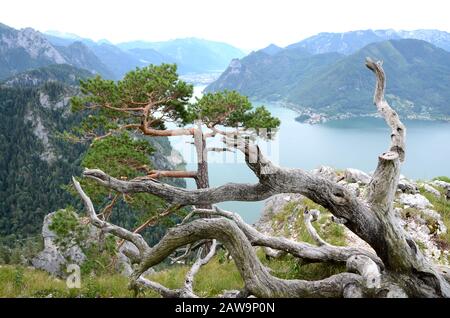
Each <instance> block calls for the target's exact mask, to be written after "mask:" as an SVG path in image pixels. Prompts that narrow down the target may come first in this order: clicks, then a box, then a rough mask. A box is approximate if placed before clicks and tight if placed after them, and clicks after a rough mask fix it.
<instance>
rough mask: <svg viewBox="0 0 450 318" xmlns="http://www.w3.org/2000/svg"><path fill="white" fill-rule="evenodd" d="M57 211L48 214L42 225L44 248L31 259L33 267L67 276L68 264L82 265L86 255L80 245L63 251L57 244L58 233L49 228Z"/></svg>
mask: <svg viewBox="0 0 450 318" xmlns="http://www.w3.org/2000/svg"><path fill="white" fill-rule="evenodd" d="M55 213H56V212H53V213H50V214H47V215H46V216H45V218H44V224H43V226H42V237H43V238H44V250H43V251H42V252H40V253H39V254H38V255H37V256H36V257H35V258H33V259H32V260H31V264H32V265H33V267H35V268H38V269H42V270H44V271H46V272H48V273H50V274H52V275H54V276H57V277H65V276H66V275H67V274H66V271H65V270H66V268H65V266H67V265H68V264H78V265H81V264H82V263H83V262H84V260H85V259H86V256H85V255H84V253H83V252H82V251H81V248H80V247H79V246H76V245H75V246H72V247H70V248H68V249H67V250H66V251H62V250H61V249H60V248H59V247H58V246H57V244H56V242H55V240H56V234H55V233H54V232H52V231H51V230H50V229H49V226H50V224H51V221H52V218H53V216H54V215H55Z"/></svg>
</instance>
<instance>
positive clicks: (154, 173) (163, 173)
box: [148, 170, 197, 179]
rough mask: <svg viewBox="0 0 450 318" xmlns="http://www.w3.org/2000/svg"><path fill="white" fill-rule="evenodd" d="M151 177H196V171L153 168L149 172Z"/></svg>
mask: <svg viewBox="0 0 450 318" xmlns="http://www.w3.org/2000/svg"><path fill="white" fill-rule="evenodd" d="M148 177H149V178H153V179H159V178H162V177H166V178H196V177H197V172H196V171H173V170H151V171H150V172H149V174H148Z"/></svg>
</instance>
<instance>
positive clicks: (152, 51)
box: [0, 23, 245, 80]
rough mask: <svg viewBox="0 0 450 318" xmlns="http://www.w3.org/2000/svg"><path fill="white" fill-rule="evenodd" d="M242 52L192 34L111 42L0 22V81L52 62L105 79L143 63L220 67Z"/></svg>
mask: <svg viewBox="0 0 450 318" xmlns="http://www.w3.org/2000/svg"><path fill="white" fill-rule="evenodd" d="M244 55H245V54H244V53H243V52H242V51H241V50H240V49H237V48H235V47H233V46H231V45H228V44H226V43H221V42H214V41H208V40H203V39H197V38H186V39H176V40H170V41H165V42H145V41H134V42H127V43H120V44H118V45H114V44H112V43H110V42H109V41H106V40H103V41H98V42H95V41H93V40H90V39H85V38H81V37H78V36H76V35H73V34H63V33H59V32H49V33H48V34H47V33H41V32H38V31H36V30H34V29H31V28H25V29H21V30H16V29H14V28H11V27H9V26H6V25H4V24H1V23H0V79H5V78H7V77H10V76H14V75H15V74H18V73H20V72H23V71H27V70H30V69H34V68H39V67H44V66H48V65H52V64H69V65H72V66H75V67H77V68H81V69H86V70H88V71H90V72H91V73H94V74H100V75H101V76H103V77H105V78H109V79H114V80H117V79H121V78H122V77H123V75H124V74H125V73H127V72H128V71H130V70H132V69H134V68H136V67H144V66H146V65H149V64H161V63H176V64H177V65H178V71H179V73H180V74H197V73H209V72H220V71H223V70H224V69H225V68H226V67H227V65H228V64H229V62H230V60H231V59H233V58H241V57H243V56H244Z"/></svg>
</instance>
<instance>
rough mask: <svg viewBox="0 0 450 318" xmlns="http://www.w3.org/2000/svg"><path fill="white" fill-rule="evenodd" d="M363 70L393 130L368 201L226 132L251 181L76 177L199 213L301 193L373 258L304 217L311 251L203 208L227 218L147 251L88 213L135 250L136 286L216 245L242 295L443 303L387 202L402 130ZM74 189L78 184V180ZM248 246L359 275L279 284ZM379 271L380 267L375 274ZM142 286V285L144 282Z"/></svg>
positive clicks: (434, 276)
mask: <svg viewBox="0 0 450 318" xmlns="http://www.w3.org/2000/svg"><path fill="white" fill-rule="evenodd" d="M366 66H367V67H368V68H369V69H370V70H371V71H373V73H374V74H375V80H376V84H375V94H374V104H375V105H376V107H377V110H378V112H379V113H380V114H381V115H382V116H383V118H384V119H385V121H386V123H387V125H388V126H389V127H390V129H391V135H390V138H391V145H390V148H389V150H388V151H387V152H385V153H383V154H381V155H380V156H379V161H378V166H377V169H376V171H375V173H374V175H373V177H372V179H371V182H370V184H369V186H368V194H367V198H366V200H364V199H361V198H359V197H356V196H355V195H353V194H352V193H350V192H349V191H348V190H347V189H346V188H344V187H343V186H342V185H340V184H337V183H336V182H334V181H332V180H329V179H325V178H323V177H321V176H319V175H314V174H311V173H309V172H306V171H303V170H301V169H286V168H281V167H278V166H276V165H274V164H273V163H272V162H270V161H269V160H267V159H266V158H265V157H264V156H263V154H262V153H261V151H260V149H259V147H258V146H256V145H254V144H252V143H251V142H249V141H248V140H247V139H244V138H237V139H230V138H229V137H230V136H229V135H228V134H224V142H225V143H226V145H227V147H228V148H229V147H230V146H233V147H235V148H237V149H239V150H240V151H242V152H243V153H244V155H245V159H246V163H247V165H248V167H249V168H250V169H251V170H252V171H253V172H254V173H255V175H256V177H257V178H258V183H256V184H237V183H229V184H225V185H223V186H220V187H217V188H205V189H197V190H188V189H183V188H178V187H174V186H170V185H167V184H164V183H161V182H159V181H157V180H151V179H149V180H131V181H124V180H118V179H116V178H113V177H111V176H108V175H107V174H105V173H104V172H103V171H101V170H97V169H86V170H85V171H84V173H83V175H84V176H85V177H88V178H91V179H93V180H95V181H97V182H98V183H99V184H102V185H104V186H106V187H108V188H111V189H113V190H116V191H118V192H122V193H138V192H144V193H151V194H154V195H156V196H159V197H161V198H164V199H166V200H167V201H168V202H171V203H175V204H179V205H183V206H185V205H192V206H198V207H205V206H209V205H211V204H214V203H219V202H225V201H260V200H264V199H266V198H268V197H270V196H272V195H274V194H279V193H299V194H302V195H304V196H305V197H307V198H309V199H311V200H312V201H314V202H316V203H317V204H320V205H322V206H323V207H325V208H326V209H328V210H329V211H330V212H331V213H332V214H333V216H334V217H335V219H337V220H339V221H340V223H342V224H345V226H346V227H347V228H348V229H350V230H351V231H353V232H354V233H355V234H356V235H358V236H359V237H360V238H362V239H363V240H364V241H366V242H367V243H368V244H369V245H370V246H371V247H372V248H373V249H374V251H375V252H376V253H377V256H374V255H373V253H371V252H367V251H366V252H362V251H361V250H360V249H352V248H347V247H336V246H330V245H329V244H326V242H324V241H323V240H321V239H320V237H318V236H317V235H316V234H317V233H316V232H315V231H314V228H313V227H312V225H311V223H310V221H311V219H310V218H307V219H306V222H307V223H306V225H307V227H308V229H309V231H310V233H311V234H312V236H313V237H314V238H315V240H316V242H317V243H318V244H319V246H313V245H310V244H306V243H301V242H293V241H290V240H287V239H285V238H282V237H279V238H278V237H269V236H266V235H263V234H261V233H259V232H258V231H256V230H255V229H254V228H252V227H251V226H249V225H247V224H245V222H243V221H242V220H241V219H240V217H238V216H236V215H232V214H229V213H226V212H224V211H221V210H219V209H215V210H214V211H213V212H211V210H208V209H206V210H204V211H202V212H205V213H206V214H207V213H214V214H216V215H222V216H225V217H226V218H214V219H209V220H204V219H200V220H195V221H192V222H190V223H186V222H187V220H186V222H183V224H182V225H180V226H177V227H174V228H172V229H171V230H169V231H168V233H167V235H166V236H165V237H164V238H163V239H162V240H161V241H160V242H159V243H158V244H157V245H155V246H154V247H152V248H149V247H148V245H147V246H146V245H145V244H144V243H145V242H144V243H143V242H142V238H140V237H136V236H134V235H130V232H129V231H128V232H127V231H126V230H124V229H120V228H117V227H114V226H112V225H109V224H104V223H101V221H100V220H96V219H95V218H93V217H92V216H91V218H92V220H93V223H94V225H96V226H98V227H101V228H103V229H105V230H107V231H110V232H111V233H113V234H115V235H117V236H119V237H123V238H125V239H127V240H130V241H131V242H133V243H134V244H135V245H136V246H138V245H139V246H138V248H139V250H140V251H143V253H142V254H143V255H142V258H141V260H142V261H141V262H140V269H139V270H138V271H136V273H135V276H134V280H135V282H136V283H137V282H140V281H141V280H142V279H141V278H140V275H141V274H142V273H143V272H144V271H145V270H147V269H148V268H150V267H152V266H154V265H156V264H158V263H159V262H161V261H163V260H164V259H165V258H166V257H168V256H169V255H170V254H171V253H172V252H173V251H174V249H176V248H179V247H181V246H186V245H188V244H192V243H195V242H196V241H199V240H203V239H217V240H219V241H220V242H222V243H223V244H224V246H225V247H226V248H227V249H228V250H229V252H230V253H231V254H232V256H233V259H234V260H235V262H236V265H237V267H238V270H239V272H240V274H241V276H242V278H243V280H244V282H245V285H246V288H247V290H248V291H249V292H250V293H252V294H253V295H255V296H262V297H310V296H317V297H319V296H322V297H342V296H346V297H358V296H363V295H369V294H370V295H375V296H376V297H405V296H409V297H450V285H449V282H448V275H447V273H446V272H445V270H443V269H442V268H441V267H437V266H435V265H434V264H432V263H431V262H430V261H429V260H428V259H426V258H425V256H424V255H423V253H422V252H421V251H420V249H419V248H418V247H417V245H416V244H415V243H414V241H413V240H412V239H411V237H409V235H408V234H407V233H406V231H405V230H404V229H403V228H402V227H401V226H400V224H399V222H398V219H397V218H396V216H395V215H394V213H393V206H392V205H393V199H394V196H395V192H396V189H397V185H398V180H399V175H400V167H401V163H402V162H403V161H404V160H405V154H406V147H405V136H406V129H405V127H404V125H403V123H402V122H401V120H400V118H399V116H398V114H397V113H396V112H395V111H394V110H393V109H392V108H391V107H390V106H389V104H388V103H387V101H386V100H385V98H384V89H385V85H386V76H385V73H384V70H383V68H382V63H381V62H374V61H372V60H371V59H367V60H366ZM215 133H217V132H215ZM219 133H220V132H219ZM75 185H76V188H77V184H76V183H75ZM80 190H81V188H80V187H79V184H78V188H77V191H78V192H79V193H80V196H81V197H82V198H83V200H84V202H85V205H86V208H87V210H88V211H90V214H91V215H92V211H94V209H93V206H92V202H90V200H89V198H87V196H86V195H85V194H84V192H82V190H81V191H80ZM197 211H200V210H197ZM208 211H209V212H208ZM94 214H95V211H94ZM308 222H309V223H308ZM131 234H133V233H131ZM252 246H264V247H270V248H273V249H275V250H281V251H285V252H288V253H291V254H292V255H294V256H297V257H299V258H302V259H306V260H309V261H342V262H347V265H348V268H349V270H352V271H356V272H358V273H359V275H357V274H350V273H343V274H340V275H335V276H332V277H330V278H328V279H325V280H322V281H317V282H306V281H302V280H291V281H286V280H280V279H278V278H275V277H273V276H271V275H270V273H269V271H268V270H267V269H266V268H265V267H264V266H262V264H261V263H260V262H259V260H258V259H257V258H256V255H255V253H254V250H253V248H252ZM358 252H359V254H358ZM357 255H364V256H361V258H356V257H360V256H357ZM377 268H378V269H380V271H379V274H380V275H378V272H377V270H376V269H377ZM368 277H370V278H371V279H372V280H373V279H374V278H375V285H371V284H369V281H368V279H369V278H368ZM372 280H370V281H372ZM143 284H146V283H145V281H143ZM147 285H149V286H150V285H151V286H153V289H159V290H161V293H166V294H167V295H169V294H170V292H168V291H167V290H164V289H162V288H161V287H160V286H157V285H155V284H151V283H150V284H147ZM151 286H150V287H151ZM378 286H380V287H378ZM369 287H370V288H369ZM372 289H375V291H373V290H372ZM368 290H369V291H368ZM187 294H189V292H188V293H187ZM187 294H183V295H187ZM180 295H181V294H180ZM180 295H179V296H180ZM183 295H181V296H180V297H182V296H183ZM191 296H192V295H191Z"/></svg>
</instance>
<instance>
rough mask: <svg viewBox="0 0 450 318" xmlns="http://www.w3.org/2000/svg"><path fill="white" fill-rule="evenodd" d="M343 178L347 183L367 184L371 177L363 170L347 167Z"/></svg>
mask: <svg viewBox="0 0 450 318" xmlns="http://www.w3.org/2000/svg"><path fill="white" fill-rule="evenodd" d="M344 176H345V180H346V181H347V182H349V183H355V182H360V183H361V184H369V182H370V180H371V178H370V176H369V175H368V174H367V173H365V172H364V171H361V170H358V169H353V168H348V169H345V172H344Z"/></svg>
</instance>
